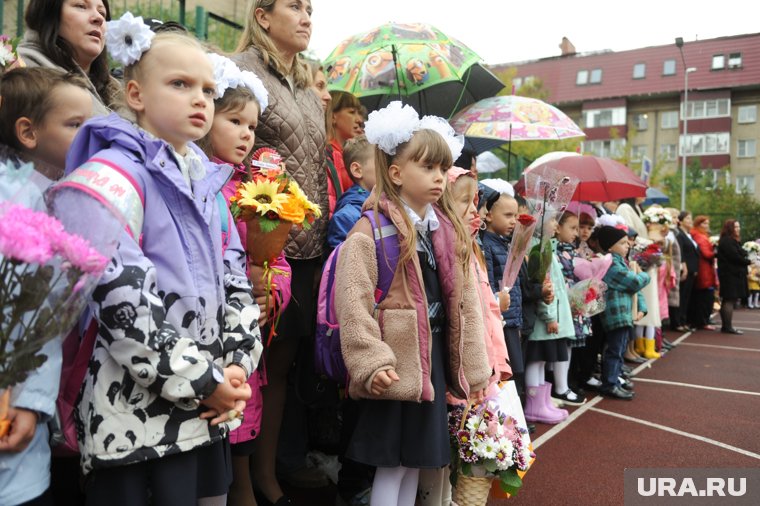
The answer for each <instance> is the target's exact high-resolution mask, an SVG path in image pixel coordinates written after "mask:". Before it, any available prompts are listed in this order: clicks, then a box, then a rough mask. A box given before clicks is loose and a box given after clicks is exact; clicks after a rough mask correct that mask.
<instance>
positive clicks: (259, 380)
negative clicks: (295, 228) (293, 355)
mask: <svg viewBox="0 0 760 506" xmlns="http://www.w3.org/2000/svg"><path fill="white" fill-rule="evenodd" d="M213 161H214V162H216V163H219V164H223V163H227V162H224V161H222V160H220V159H218V158H214V160H213ZM227 165H230V166H232V168H233V169H235V172H234V174H233V175H232V178H230V180H229V181H227V184H225V185H224V188H222V194H223V195H224V198H225V199H226V200H227V204H228V205H229V203H230V197H232V196H233V195H235V189H236V188H237V185H238V183H239V182H240V181H241V179H242V177H243V176H244V175H245V174H247V170H246V168H245V166H243V165H232V164H229V163H228V164H227ZM236 225H237V230H238V233H239V234H240V241H241V242H242V243H243V246H244V247H245V244H246V224H245V222H242V221H241V222H238V223H236ZM272 267H273V268H277V269H280V270H282V271H284V272H285V274H276V275H275V276H274V277H273V278H272V284H274V285H275V286H276V288H275V293H274V299H275V304H276V306H277V308H278V310H279V311H280V312H282V311H284V310H285V307H286V306H287V305H288V303H289V302H290V293H291V291H290V265H289V264H288V261H287V260H285V254H284V253H280V256H279V257H277V260H276V261H275V262H274V264H272ZM261 310H262V311H263V310H264V308H261ZM265 339H266V336H262V341H264V340H265ZM262 359H263V357H262ZM248 384H249V385H250V386H251V398H250V399H249V400H248V403H247V404H246V406H245V411H244V412H243V423H242V424H241V425H240V427H238V428H237V429H235V430H233V431H232V432H230V443H231V444H237V443H244V442H246V441H250V440H251V439H254V438H255V437H256V436H258V434H259V429H260V428H261V407H262V398H261V387H262V386H263V385H266V376H265V375H264V372H263V370H262V368H259V369H258V370H256V371H254V373H253V374H251V376H250V377H249V378H248Z"/></svg>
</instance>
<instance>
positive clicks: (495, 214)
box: [481, 181, 525, 390]
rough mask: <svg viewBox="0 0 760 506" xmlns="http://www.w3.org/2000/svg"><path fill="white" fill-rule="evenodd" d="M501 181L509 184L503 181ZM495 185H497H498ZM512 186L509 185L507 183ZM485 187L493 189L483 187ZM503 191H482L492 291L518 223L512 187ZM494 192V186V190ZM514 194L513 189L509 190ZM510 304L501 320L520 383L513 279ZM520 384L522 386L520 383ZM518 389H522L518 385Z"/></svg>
mask: <svg viewBox="0 0 760 506" xmlns="http://www.w3.org/2000/svg"><path fill="white" fill-rule="evenodd" d="M502 183H504V184H509V183H507V182H506V181H503V182H502ZM497 186H498V184H497ZM510 186H511V185H510ZM485 188H487V189H492V188H491V187H489V186H487V185H486V186H485ZM501 189H502V190H504V191H502V192H498V193H495V195H494V194H490V193H489V192H488V191H485V192H484V197H485V198H484V199H483V201H484V202H485V203H484V206H483V209H485V224H486V229H485V231H484V232H483V234H482V236H481V240H482V242H483V257H484V259H485V264H486V270H487V272H488V282H489V283H490V285H491V290H493V292H494V293H495V294H499V293H501V291H500V290H499V288H500V285H501V278H502V276H503V275H504V265H505V264H506V263H507V257H508V255H509V238H508V236H510V235H511V234H512V232H513V231H514V229H515V225H516V224H517V201H516V200H515V199H514V197H512V196H511V195H510V194H509V193H506V192H508V191H509V190H510V189H511V188H510V187H504V186H503V184H502V187H501ZM493 191H494V192H497V190H496V189H493ZM512 194H513V195H514V190H513V191H512ZM509 299H510V301H509V305H508V306H507V309H506V311H503V312H502V318H503V320H504V331H503V332H504V338H505V340H506V342H507V350H508V353H509V361H510V366H511V368H512V374H513V375H514V376H515V380H516V381H517V382H518V383H522V381H523V374H524V373H525V367H524V365H523V355H522V346H521V344H520V327H521V326H522V292H521V290H520V284H519V283H517V282H515V284H514V286H513V287H512V288H511V289H510V291H509ZM521 386H522V385H521ZM518 390H521V389H520V388H518Z"/></svg>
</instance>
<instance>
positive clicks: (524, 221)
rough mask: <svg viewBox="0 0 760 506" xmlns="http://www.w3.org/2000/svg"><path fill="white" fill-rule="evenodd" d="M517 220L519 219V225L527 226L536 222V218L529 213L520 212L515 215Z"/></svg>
mask: <svg viewBox="0 0 760 506" xmlns="http://www.w3.org/2000/svg"><path fill="white" fill-rule="evenodd" d="M517 221H519V222H520V225H522V226H523V227H527V226H529V225H532V224H534V223H535V222H536V219H535V218H534V217H533V216H531V215H529V214H521V215H519V216H518V217H517Z"/></svg>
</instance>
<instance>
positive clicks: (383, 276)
mask: <svg viewBox="0 0 760 506" xmlns="http://www.w3.org/2000/svg"><path fill="white" fill-rule="evenodd" d="M362 216H365V217H366V218H367V219H368V220H369V222H370V224H371V225H372V231H373V233H374V239H375V253H376V254H377V290H376V291H375V302H376V303H378V304H379V303H380V302H382V300H383V299H385V296H386V295H388V290H389V289H390V287H391V282H392V281H393V274H394V273H395V272H396V265H397V264H398V258H399V255H400V253H401V249H400V246H399V241H398V229H397V228H396V226H395V225H394V224H393V222H392V221H391V220H390V219H388V217H387V216H385V215H384V214H383V213H375V212H374V211H373V210H368V211H364V212H363V213H362ZM375 217H377V221H376V220H375Z"/></svg>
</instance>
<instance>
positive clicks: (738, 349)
mask: <svg viewBox="0 0 760 506" xmlns="http://www.w3.org/2000/svg"><path fill="white" fill-rule="evenodd" d="M683 344H684V346H702V347H704V348H719V349H721V350H735V351H755V352H759V353H760V349H757V348H738V347H736V346H722V345H719V344H701V343H683Z"/></svg>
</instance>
